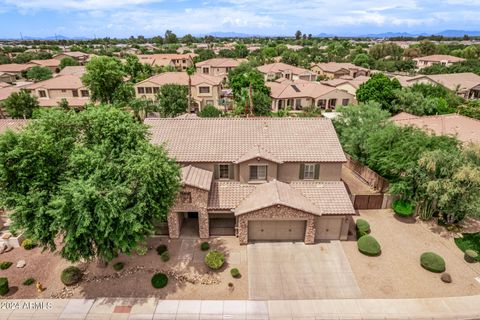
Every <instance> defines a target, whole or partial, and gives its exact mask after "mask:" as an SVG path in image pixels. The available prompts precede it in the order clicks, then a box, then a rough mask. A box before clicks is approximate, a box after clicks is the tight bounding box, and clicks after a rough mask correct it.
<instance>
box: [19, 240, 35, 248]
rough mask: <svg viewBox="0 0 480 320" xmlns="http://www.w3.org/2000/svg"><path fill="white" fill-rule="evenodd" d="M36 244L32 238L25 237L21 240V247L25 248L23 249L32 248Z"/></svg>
mask: <svg viewBox="0 0 480 320" xmlns="http://www.w3.org/2000/svg"><path fill="white" fill-rule="evenodd" d="M36 246H37V244H36V243H35V242H34V241H33V240H32V239H25V240H23V242H22V247H23V248H24V249H25V250H32V249H33V248H35V247H36Z"/></svg>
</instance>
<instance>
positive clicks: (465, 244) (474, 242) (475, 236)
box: [455, 232, 480, 261]
mask: <svg viewBox="0 0 480 320" xmlns="http://www.w3.org/2000/svg"><path fill="white" fill-rule="evenodd" d="M462 235H463V237H462V238H456V239H455V244H456V245H457V247H458V248H459V249H460V250H462V251H463V252H465V251H466V250H473V251H475V252H477V253H480V232H477V233H463V234H462ZM477 261H480V257H477Z"/></svg>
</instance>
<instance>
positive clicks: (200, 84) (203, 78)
mask: <svg viewBox="0 0 480 320" xmlns="http://www.w3.org/2000/svg"><path fill="white" fill-rule="evenodd" d="M222 82H223V79H222V78H220V77H214V76H208V75H203V74H197V73H196V74H193V75H192V76H191V83H192V100H193V101H192V103H193V105H194V107H193V109H194V111H200V110H202V108H203V107H204V106H206V105H207V104H211V105H213V106H215V107H217V108H219V109H223V107H222V106H221V101H220V99H221V91H222ZM166 84H179V85H183V86H188V74H187V73H186V72H164V73H160V74H157V75H155V76H153V77H150V78H148V79H146V80H143V81H141V82H139V83H136V84H135V85H134V88H135V95H136V96H137V97H138V98H141V97H144V98H147V99H151V100H156V96H157V93H158V91H159V90H160V87H161V86H163V85H166Z"/></svg>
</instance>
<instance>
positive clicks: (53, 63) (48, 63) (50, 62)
mask: <svg viewBox="0 0 480 320" xmlns="http://www.w3.org/2000/svg"><path fill="white" fill-rule="evenodd" d="M30 63H33V64H36V65H39V66H42V67H59V66H60V60H57V59H45V60H32V61H30Z"/></svg>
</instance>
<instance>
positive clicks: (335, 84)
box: [321, 76, 370, 89]
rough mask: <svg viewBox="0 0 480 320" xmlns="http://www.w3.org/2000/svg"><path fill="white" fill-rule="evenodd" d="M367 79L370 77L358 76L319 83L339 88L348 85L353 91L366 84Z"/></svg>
mask: <svg viewBox="0 0 480 320" xmlns="http://www.w3.org/2000/svg"><path fill="white" fill-rule="evenodd" d="M369 79H370V77H367V76H359V77H356V78H353V79H342V78H336V79H330V80H326V81H321V83H322V84H325V85H327V86H331V87H338V86H341V85H342V84H347V83H348V84H350V85H351V86H352V87H354V88H355V89H358V88H359V87H360V85H362V84H363V83H365V82H367V81H368V80H369Z"/></svg>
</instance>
